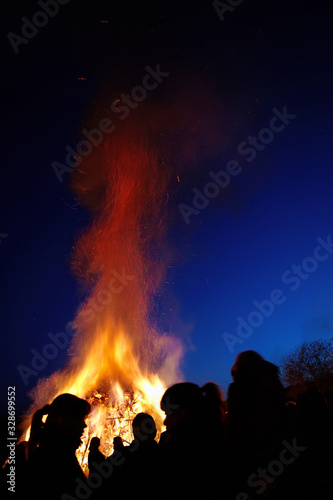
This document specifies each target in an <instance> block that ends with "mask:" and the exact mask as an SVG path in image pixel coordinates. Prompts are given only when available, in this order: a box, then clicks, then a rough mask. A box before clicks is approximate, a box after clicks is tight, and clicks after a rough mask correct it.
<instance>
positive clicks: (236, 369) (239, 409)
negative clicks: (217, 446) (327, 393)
mask: <svg viewBox="0 0 333 500" xmlns="http://www.w3.org/2000/svg"><path fill="white" fill-rule="evenodd" d="M231 375H232V378H233V382H232V383H231V384H230V386H229V389H228V415H227V435H228V445H229V450H230V461H231V463H232V464H233V468H232V469H233V472H232V474H233V477H232V479H231V481H232V483H233V484H234V486H235V488H236V490H235V496H237V492H239V491H242V489H241V488H242V487H243V486H244V488H247V481H248V478H249V477H250V475H251V474H252V473H254V471H256V470H258V468H259V467H266V465H267V464H268V463H269V462H270V461H271V460H273V459H275V458H276V457H278V456H279V453H280V451H281V449H282V447H283V444H282V443H283V439H284V438H285V436H286V435H285V432H286V416H287V410H286V397H285V390H284V388H283V385H282V383H281V381H280V378H279V369H278V367H277V366H275V365H274V364H273V363H270V362H269V361H266V360H265V359H264V358H263V357H262V356H261V355H260V354H258V353H257V352H255V351H252V350H249V351H244V352H241V353H240V354H239V355H238V356H237V358H236V360H235V363H234V365H233V366H232V369H231ZM278 482H279V481H275V480H274V482H273V483H272V485H271V484H270V483H269V484H267V485H266V490H267V492H268V489H269V488H273V487H274V488H276V485H277V483H278ZM242 485H243V486H242ZM251 494H253V490H251ZM267 494H268V493H267ZM270 494H272V493H270Z"/></svg>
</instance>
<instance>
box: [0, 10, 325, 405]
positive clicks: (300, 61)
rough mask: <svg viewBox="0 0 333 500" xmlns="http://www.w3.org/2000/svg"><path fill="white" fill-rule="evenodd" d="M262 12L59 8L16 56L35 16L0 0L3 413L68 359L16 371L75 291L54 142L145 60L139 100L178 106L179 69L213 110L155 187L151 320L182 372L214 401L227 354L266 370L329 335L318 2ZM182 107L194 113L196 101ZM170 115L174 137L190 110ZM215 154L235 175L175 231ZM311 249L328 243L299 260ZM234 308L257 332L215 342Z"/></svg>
mask: <svg viewBox="0 0 333 500" xmlns="http://www.w3.org/2000/svg"><path fill="white" fill-rule="evenodd" d="M267 4H268V2H259V1H258V2H256V1H253V2H248V1H247V0H244V2H242V3H241V4H240V5H239V6H238V7H236V8H235V9H234V10H233V11H232V12H227V13H226V14H225V16H224V17H225V19H224V20H223V21H221V19H220V18H219V16H218V14H217V12H216V11H215V9H214V6H213V3H211V2H203V1H202V2H199V1H195V2H193V1H191V2H182V4H181V6H179V2H177V3H176V2H159V3H158V5H155V6H154V7H150V6H148V3H144V4H143V5H142V3H141V4H140V5H138V4H136V6H133V7H131V8H129V6H128V5H127V4H126V8H125V6H123V7H120V6H116V7H115V6H112V7H111V2H103V1H96V2H94V5H90V3H89V6H87V5H85V6H82V5H81V4H80V3H79V2H78V1H76V0H72V1H71V2H69V3H68V5H62V6H60V8H59V12H58V13H57V14H56V15H55V16H54V18H53V19H49V21H48V23H47V24H46V25H45V26H44V27H42V28H40V29H39V31H38V33H37V34H36V35H35V36H34V37H32V38H31V39H30V40H29V41H28V43H26V44H20V45H19V46H18V48H19V52H18V53H17V54H16V53H15V52H14V50H13V47H12V46H11V44H10V42H9V40H8V39H7V34H8V33H9V32H14V33H16V34H21V30H22V25H23V22H22V20H21V17H22V16H26V17H27V18H28V19H32V17H33V16H34V14H35V12H37V11H38V10H40V7H38V5H37V3H36V2H32V1H29V2H13V3H12V4H11V5H10V6H6V7H2V11H3V13H2V18H4V19H5V22H4V26H3V29H2V33H3V39H4V42H5V43H4V45H3V51H2V61H3V64H2V67H3V73H4V76H3V83H4V90H3V91H2V96H1V97H2V101H3V102H2V116H3V118H2V133H1V137H0V142H1V162H2V167H1V168H2V170H1V172H2V183H1V198H0V203H1V226H0V233H1V234H2V238H1V240H0V241H1V244H0V265H1V283H2V300H1V309H2V312H1V317H2V329H3V330H2V349H1V377H2V387H4V388H6V387H7V386H9V385H15V386H16V390H17V398H18V408H19V411H23V410H24V409H26V408H27V405H28V402H29V400H28V398H26V393H27V391H28V390H31V389H32V388H33V387H34V385H35V384H36V382H37V380H38V377H39V375H40V376H42V377H44V376H48V375H49V374H51V373H52V372H53V371H55V370H56V369H58V368H60V367H61V366H62V365H63V363H64V362H65V360H66V352H65V350H59V354H58V355H57V356H56V357H55V358H54V359H53V360H49V361H48V364H47V366H46V367H45V368H43V369H41V370H40V372H39V373H38V376H31V377H29V382H28V384H27V385H25V384H24V383H23V380H22V378H21V376H20V374H19V373H18V370H17V366H18V365H20V364H21V365H22V364H23V365H25V366H31V359H32V356H33V355H32V353H31V350H32V349H36V350H37V351H39V352H41V350H42V349H43V347H44V346H45V344H47V343H48V342H49V339H48V333H49V332H52V333H57V332H59V331H64V327H65V325H66V323H67V322H68V321H70V320H71V319H72V318H73V316H74V314H75V309H76V307H77V306H78V305H79V303H80V300H81V298H82V297H81V296H80V289H79V286H78V284H77V282H76V280H75V278H74V276H73V275H72V274H71V272H70V253H71V246H72V243H73V241H74V238H75V237H76V236H77V234H78V232H79V231H80V229H81V228H83V227H84V226H85V225H86V224H87V223H88V221H89V214H88V213H87V212H86V211H85V210H84V209H83V208H82V207H81V206H80V205H78V204H77V201H76V200H75V198H74V196H73V194H72V193H71V191H70V188H69V184H70V178H69V175H66V174H65V175H64V182H63V183H59V182H58V180H57V178H56V176H55V173H54V172H53V170H52V167H51V163H52V162H53V161H54V160H57V161H64V156H65V146H66V145H68V144H70V145H71V146H73V147H75V145H76V144H77V142H78V141H79V140H80V139H82V137H81V136H80V130H82V127H83V125H82V123H84V122H83V121H82V120H83V117H84V115H85V112H86V110H87V109H88V108H89V109H90V110H91V109H93V107H94V102H95V100H96V99H97V98H98V96H99V93H100V92H103V93H105V86H106V84H107V85H108V86H109V87H110V88H111V89H112V91H113V86H114V88H116V89H122V90H123V91H127V90H129V89H131V88H133V86H135V85H137V84H138V83H140V82H141V81H142V77H143V75H144V74H145V70H144V68H145V67H146V66H147V65H150V66H152V67H155V66H156V64H158V63H160V65H161V68H164V69H165V71H169V72H170V77H168V79H167V80H166V81H165V82H164V83H163V86H164V87H163V91H162V90H161V91H160V90H158V91H157V92H156V94H154V95H153V96H152V97H151V103H154V99H155V100H156V101H158V99H163V96H165V95H166V96H167V98H168V102H169V103H170V102H172V96H173V95H175V96H177V99H179V95H181V93H182V89H183V88H184V87H186V86H187V87H186V88H188V81H187V80H186V72H188V75H189V79H191V78H192V76H193V75H195V76H196V75H197V76H198V77H199V78H200V80H201V82H203V86H204V87H205V86H206V89H207V91H206V92H207V94H209V93H210V92H211V93H212V95H214V99H216V107H217V108H218V107H219V106H221V108H223V110H224V111H223V116H221V117H220V119H218V120H217V121H216V122H213V120H212V122H213V123H212V124H211V130H213V128H214V126H215V127H222V128H223V130H222V132H223V134H222V135H223V137H224V138H225V139H224V141H223V143H221V144H220V145H219V146H218V147H216V144H215V146H214V147H212V148H211V150H210V148H209V147H206V149H205V153H204V154H202V155H201V157H200V158H199V160H195V161H194V162H193V163H191V162H188V164H187V165H186V167H185V168H184V169H183V170H182V171H181V172H179V173H181V175H180V181H181V182H180V185H179V186H178V188H177V190H176V189H175V190H174V191H172V190H171V199H170V218H169V230H168V235H167V242H168V244H170V245H171V246H172V247H173V251H174V253H175V255H177V258H176V259H175V264H174V267H173V269H171V270H170V275H169V279H168V281H169V284H168V285H166V287H165V290H164V295H163V294H162V298H161V310H164V312H167V314H164V315H163V318H161V328H163V329H166V330H167V331H170V332H171V333H173V332H174V333H176V334H177V335H180V336H183V337H184V339H185V344H186V346H187V352H186V354H185V357H184V360H183V372H184V377H185V378H186V379H187V380H191V381H194V382H197V383H199V384H203V383H205V382H206V381H208V380H213V381H215V382H217V383H219V384H221V385H222V386H223V388H224V389H225V390H226V389H227V387H228V384H229V383H230V381H231V378H230V368H231V366H232V364H233V360H234V358H235V356H236V355H237V353H238V352H240V351H242V350H247V349H255V350H257V351H258V352H260V353H261V354H262V355H263V356H264V357H266V358H267V359H269V360H270V361H272V362H275V363H279V362H280V359H281V356H282V355H283V354H285V353H286V352H287V351H288V350H289V349H291V348H293V347H294V346H296V345H298V344H299V343H301V342H302V341H304V340H313V339H316V338H319V337H331V336H332V332H333V310H332V307H333V291H332V281H333V280H332V278H333V254H332V255H331V254H330V253H329V250H330V249H329V241H330V235H331V234H333V226H332V213H333V212H332V209H333V196H332V194H333V192H332V191H333V173H332V146H331V144H332V131H333V127H332V123H331V115H332V92H331V89H332V83H333V75H332V69H331V66H332V65H331V60H330V58H331V51H332V40H331V35H330V33H331V25H330V19H331V14H332V8H331V7H330V6H329V4H328V3H325V2H318V3H314V2H311V1H302V2H301V1H287V0H283V1H279V2H277V1H272V2H269V5H267ZM101 20H107V21H109V22H108V23H101V22H100V21H101ZM80 78H86V80H81V79H80ZM184 82H185V83H184ZM163 92H164V93H163ZM175 98H176V97H175ZM149 99H150V96H148V97H147V102H148V101H149ZM189 102H190V103H191V95H190V97H189ZM144 105H145V102H144V103H142V106H144ZM191 106H192V107H193V109H196V108H197V109H198V110H199V113H203V114H204V113H205V112H206V111H205V107H204V106H202V104H201V103H200V102H198V101H197V100H195V98H194V97H193V102H192V103H191ZM284 107H286V109H287V112H288V113H289V114H292V115H296V116H295V118H292V119H289V121H290V123H289V124H285V128H284V129H283V130H281V131H279V132H276V131H274V132H272V133H271V135H268V136H267V131H266V135H265V134H264V135H262V136H261V137H263V142H264V141H265V139H266V143H265V147H264V148H263V147H262V146H263V142H259V143H258V142H257V143H256V144H259V146H258V149H257V150H256V153H255V158H253V159H252V160H251V161H247V160H249V158H250V157H251V156H250V153H247V154H244V151H245V148H246V147H253V146H249V145H248V143H249V142H251V141H253V140H254V139H251V138H249V137H250V136H251V137H257V136H258V133H259V132H260V131H261V130H262V129H263V128H265V129H266V128H267V127H268V128H269V127H270V123H272V122H271V119H272V117H273V116H274V111H273V109H277V110H278V111H280V112H282V111H283V108H284ZM208 112H210V108H209V107H208V108H207V113H208ZM205 118H207V117H205ZM214 119H215V115H214ZM183 120H184V123H185V124H186V125H185V128H186V129H189V130H190V129H191V127H192V123H191V115H190V116H189V118H188V123H187V116H186V114H185V115H184V117H183ZM208 121H209V115H208ZM215 123H216V125H215ZM274 123H275V122H274ZM278 123H279V124H280V125H281V123H282V122H281V120H280V121H279V122H278ZM194 125H195V124H194ZM267 139H268V140H267ZM198 140H200V139H198ZM204 140H207V137H205V139H204ZM244 141H245V143H247V144H245V145H244V144H243V147H242V148H241V149H239V148H240V145H241V144H242V143H244ZM259 149H261V150H260V151H259ZM242 152H243V154H242ZM252 156H254V154H253V155H252ZM231 160H235V161H237V162H238V164H239V166H240V167H241V169H242V171H241V172H240V173H239V174H238V175H237V176H234V177H232V178H231V180H230V183H229V184H228V186H226V188H224V189H222V188H221V191H220V193H219V194H218V195H217V196H215V197H214V198H213V199H211V200H210V202H209V203H208V206H207V207H206V208H204V209H202V210H198V209H196V212H199V213H194V214H193V215H191V216H190V220H189V224H186V223H185V221H184V219H183V217H182V214H181V212H180V210H179V209H178V205H179V204H180V203H185V204H186V205H187V206H192V207H193V197H194V192H193V189H197V190H199V191H200V192H204V189H205V186H206V185H207V183H208V182H209V181H211V177H210V175H209V173H210V172H211V171H213V172H215V173H218V172H220V171H221V170H224V169H225V168H226V165H227V163H228V162H229V161H231ZM175 173H177V172H175ZM191 204H192V205H191ZM4 235H7V236H6V237H5V236H4ZM318 238H321V239H322V240H323V241H324V242H326V247H327V248H328V249H327V248H326V250H325V245H324V247H323V250H320V251H319V250H318V251H317V252H316V251H315V249H317V247H318V245H319V243H318V241H317V239H318ZM322 240H320V241H322ZM327 242H328V244H327ZM314 252H315V255H316V256H317V257H318V256H319V259H321V260H318V258H316V257H313V256H314ZM326 257H327V258H326ZM293 266H301V268H295V267H294V268H293ZM297 269H298V270H297ZM297 273H298V276H297ZM295 276H296V278H295ZM304 276H307V277H304ZM297 280H298V281H297ZM293 288H295V289H293ZM276 290H280V292H279V293H280V295H278V292H274V291H276ZM272 293H273V296H274V297H279V299H277V302H278V301H279V302H280V303H279V304H275V305H274V311H273V310H272V309H271V306H269V305H267V303H266V308H267V309H266V310H267V311H268V313H267V317H264V316H262V320H260V315H258V314H253V311H255V310H258V308H257V307H256V306H255V305H254V301H258V302H259V303H262V301H264V300H266V301H267V300H268V299H270V297H271V294H272ZM274 293H275V295H274ZM169 309H172V311H169ZM251 314H252V316H251ZM249 315H250V319H251V320H252V321H253V322H254V323H255V321H257V322H258V326H255V327H253V328H252V329H253V331H251V332H250V329H249V328H250V327H249V328H248V329H246V327H244V329H245V330H246V331H247V332H248V333H247V335H246V338H245V337H244V338H242V339H241V340H242V343H240V342H237V341H236V343H234V345H233V346H232V347H231V348H229V347H228V345H227V343H226V340H225V335H224V334H225V333H226V332H228V333H229V334H231V335H234V336H236V335H237V327H238V325H239V321H242V320H244V321H248V319H249ZM239 318H242V320H239ZM245 330H243V331H245ZM228 338H229V340H230V338H231V337H228ZM237 338H238V339H240V337H239V336H238V337H237ZM234 341H235V337H234ZM229 345H230V343H229ZM3 394H4V397H3V398H2V401H1V412H2V414H4V413H5V408H6V400H5V399H6V398H5V392H4V393H3Z"/></svg>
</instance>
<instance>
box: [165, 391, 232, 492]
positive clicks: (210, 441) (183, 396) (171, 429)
mask: <svg viewBox="0 0 333 500" xmlns="http://www.w3.org/2000/svg"><path fill="white" fill-rule="evenodd" d="M161 409H162V410H163V411H164V412H165V414H166V417H165V420H164V424H165V426H166V432H165V434H164V435H163V441H162V442H161V445H160V446H161V451H162V463H163V470H164V471H165V480H164V483H163V491H164V495H165V498H167V497H169V496H173V497H174V498H190V497H192V496H193V497H194V498H199V497H200V496H203V497H209V496H210V495H215V494H216V488H217V487H218V485H219V483H220V481H221V468H223V463H222V461H223V456H224V405H223V398H222V395H221V392H220V390H219V388H218V386H217V385H216V384H214V383H212V382H209V383H208V384H205V385H204V386H203V387H199V386H198V385H196V384H193V383H191V382H182V383H179V384H175V385H173V386H172V387H170V388H169V389H167V390H166V391H165V393H164V395H163V397H162V399H161Z"/></svg>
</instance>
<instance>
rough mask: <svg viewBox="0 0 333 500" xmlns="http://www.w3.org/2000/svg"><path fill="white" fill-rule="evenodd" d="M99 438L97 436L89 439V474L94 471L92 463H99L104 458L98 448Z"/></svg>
mask: <svg viewBox="0 0 333 500" xmlns="http://www.w3.org/2000/svg"><path fill="white" fill-rule="evenodd" d="M100 444H101V440H100V439H99V437H93V438H91V441H90V446H89V453H88V469H89V474H91V473H92V472H95V471H96V468H95V465H94V464H97V465H98V464H101V463H102V462H103V461H104V460H105V456H104V455H103V453H102V452H101V451H100V450H99V446H100Z"/></svg>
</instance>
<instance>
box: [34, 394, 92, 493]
mask: <svg viewBox="0 0 333 500" xmlns="http://www.w3.org/2000/svg"><path fill="white" fill-rule="evenodd" d="M89 412H90V405H89V403H88V402H87V401H85V400H83V399H80V398H78V397H76V396H74V395H73V394H61V395H60V396H57V397H56V398H55V399H54V400H53V402H52V403H51V404H50V405H46V406H44V408H42V409H41V410H37V412H36V413H35V414H34V416H33V419H32V428H31V439H30V442H29V455H28V461H29V468H30V490H31V491H30V493H31V496H33V497H34V498H35V499H38V500H39V499H40V500H45V498H48V499H52V500H58V499H60V498H61V495H63V494H64V493H67V494H68V495H73V496H75V490H76V488H77V486H78V484H79V483H85V481H86V477H85V475H84V473H83V471H82V469H81V467H80V465H79V462H78V460H77V458H76V456H75V451H76V450H77V448H78V447H79V446H80V444H81V436H82V433H83V431H84V429H85V427H86V423H85V418H86V417H87V415H88V413H89ZM45 415H47V418H46V421H45V424H43V421H42V417H43V416H45Z"/></svg>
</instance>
